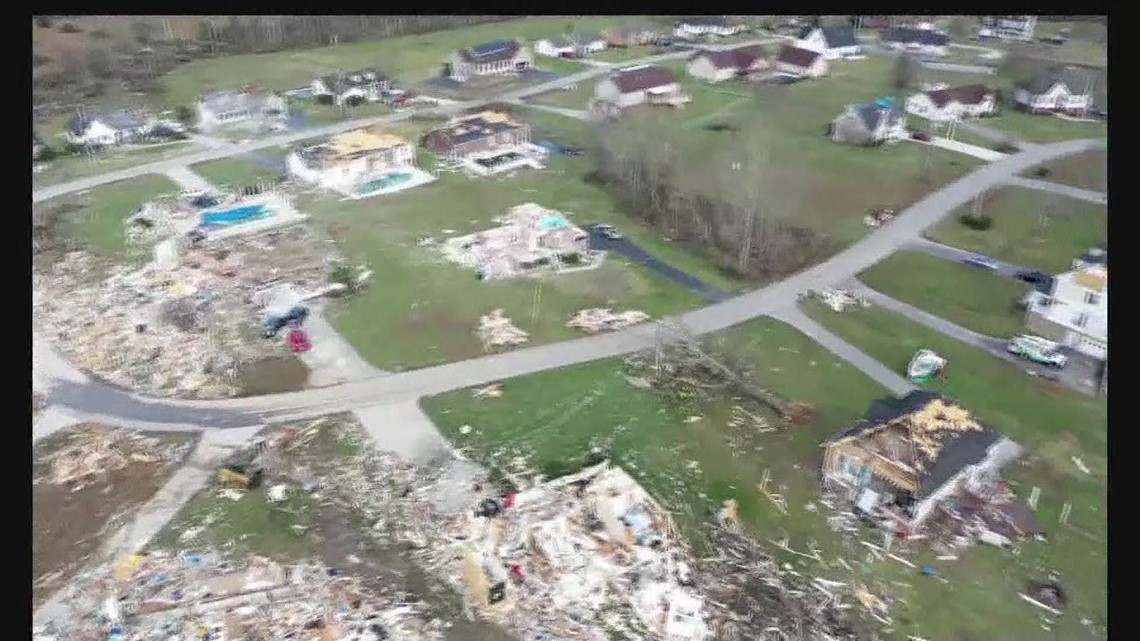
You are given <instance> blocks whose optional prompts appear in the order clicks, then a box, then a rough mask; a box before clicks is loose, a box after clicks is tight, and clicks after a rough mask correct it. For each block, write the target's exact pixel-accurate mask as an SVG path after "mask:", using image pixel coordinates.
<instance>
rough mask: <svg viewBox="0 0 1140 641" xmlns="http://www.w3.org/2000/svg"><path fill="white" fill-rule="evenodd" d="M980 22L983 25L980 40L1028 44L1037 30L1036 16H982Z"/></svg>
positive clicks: (980, 30)
mask: <svg viewBox="0 0 1140 641" xmlns="http://www.w3.org/2000/svg"><path fill="white" fill-rule="evenodd" d="M978 21H979V22H980V23H981V27H980V28H979V29H978V37H979V38H997V39H998V40H1021V41H1026V42H1028V41H1029V40H1032V39H1033V32H1034V30H1035V29H1036V28H1037V17H1036V16H981V17H980V18H979V19H978Z"/></svg>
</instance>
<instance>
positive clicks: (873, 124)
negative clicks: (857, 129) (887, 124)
mask: <svg viewBox="0 0 1140 641" xmlns="http://www.w3.org/2000/svg"><path fill="white" fill-rule="evenodd" d="M852 109H854V110H855V113H857V114H859V119H860V120H862V121H863V124H864V125H865V126H866V127H867V131H874V130H875V129H877V128H878V126H879V122H881V121H882V119H883V118H889V119H891V120H898V119H900V118H902V117H903V116H904V114H903V112H902V110H901V109H897V108H890V109H885V108H883V107H880V106H879V105H855V106H853V107H852Z"/></svg>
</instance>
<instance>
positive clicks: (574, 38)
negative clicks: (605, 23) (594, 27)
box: [534, 32, 607, 58]
mask: <svg viewBox="0 0 1140 641" xmlns="http://www.w3.org/2000/svg"><path fill="white" fill-rule="evenodd" d="M606 46H607V42H606V39H605V38H604V37H602V35H601V34H598V33H579V32H574V33H571V34H568V35H564V36H559V37H557V38H544V39H542V40H539V41H538V42H536V43H534V53H535V54H536V55H539V56H547V57H549V58H586V57H588V56H590V55H591V54H595V53H598V52H599V51H604V50H605V48H606Z"/></svg>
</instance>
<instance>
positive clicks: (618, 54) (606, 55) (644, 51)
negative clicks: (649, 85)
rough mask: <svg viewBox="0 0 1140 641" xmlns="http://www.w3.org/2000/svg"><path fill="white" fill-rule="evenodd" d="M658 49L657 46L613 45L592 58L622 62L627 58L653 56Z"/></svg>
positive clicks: (600, 60)
mask: <svg viewBox="0 0 1140 641" xmlns="http://www.w3.org/2000/svg"><path fill="white" fill-rule="evenodd" d="M655 51H657V47H654V46H644V47H611V48H607V49H603V50H601V51H599V52H598V53H595V54H593V55H592V56H590V59H591V60H597V61H598V62H612V63H615V64H617V63H622V62H626V61H627V60H637V59H638V58H645V57H647V56H652V55H653V54H654V52H655Z"/></svg>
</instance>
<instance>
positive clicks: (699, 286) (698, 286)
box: [583, 223, 729, 301]
mask: <svg viewBox="0 0 1140 641" xmlns="http://www.w3.org/2000/svg"><path fill="white" fill-rule="evenodd" d="M598 224H599V223H594V224H590V225H586V226H585V227H583V229H585V230H586V232H587V233H589V234H590V247H591V248H593V249H599V250H602V251H607V252H613V253H615V254H619V255H621V256H625V257H626V258H628V259H630V260H631V261H633V262H635V263H637V264H638V265H642V266H643V267H645V268H647V269H649V270H650V271H652V272H653V273H655V274H657V275H658V276H661V277H662V278H666V279H668V280H671V281H673V282H674V283H677V284H678V285H681V286H682V287H684V288H685V289H688V290H689V291H690V292H693V293H694V294H696V295H697V296H700V297H702V298H704V299H705V300H710V301H722V300H725V299H726V298H728V297H729V294H726V293H724V292H722V291H719V290H717V289H716V288H714V287H711V286H709V285H706V284H704V283H702V282H701V281H700V279H698V278H697V277H696V276H691V275H689V274H686V273H685V272H683V271H681V270H679V269H677V268H676V267H673V266H672V265H669V264H668V263H664V262H662V261H661V260H659V259H657V258H656V257H654V256H653V255H652V254H650V253H649V252H647V251H645V250H644V249H642V248H640V247H638V246H637V245H635V244H634V243H633V242H631V241H630V240H629V239H628V238H622V239H621V240H610V239H609V238H606V237H605V236H604V235H603V234H602V233H601V231H599V230H598Z"/></svg>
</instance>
